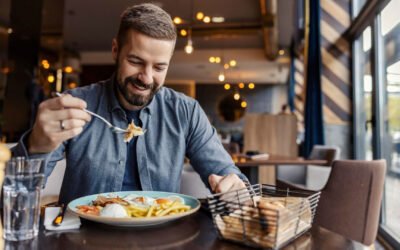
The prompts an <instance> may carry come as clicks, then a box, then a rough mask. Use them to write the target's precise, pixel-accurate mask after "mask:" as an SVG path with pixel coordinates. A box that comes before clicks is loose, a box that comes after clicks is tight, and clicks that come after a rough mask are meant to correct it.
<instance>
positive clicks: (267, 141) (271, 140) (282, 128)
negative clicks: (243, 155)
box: [244, 114, 298, 184]
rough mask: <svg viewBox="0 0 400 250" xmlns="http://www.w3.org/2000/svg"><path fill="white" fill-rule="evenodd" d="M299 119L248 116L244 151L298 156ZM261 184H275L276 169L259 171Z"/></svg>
mask: <svg viewBox="0 0 400 250" xmlns="http://www.w3.org/2000/svg"><path fill="white" fill-rule="evenodd" d="M296 138H297V119H296V116H294V115H267V114H247V115H246V116H245V124H244V151H248V150H257V151H259V152H262V153H269V154H275V155H284V156H297V154H298V149H297V144H296ZM259 182H260V183H268V184H274V183H275V169H274V168H271V167H264V168H260V169H259Z"/></svg>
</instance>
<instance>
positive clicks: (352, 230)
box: [279, 160, 386, 246]
mask: <svg viewBox="0 0 400 250" xmlns="http://www.w3.org/2000/svg"><path fill="white" fill-rule="evenodd" d="M385 173H386V161H385V160H375V161H360V160H338V161H334V162H333V165H332V172H331V174H330V176H329V179H328V182H327V184H326V185H325V187H324V188H323V189H322V190H321V198H320V200H319V203H318V207H317V211H316V215H315V220H314V225H318V226H321V227H324V228H326V229H328V230H331V231H333V232H335V233H338V234H341V235H343V236H344V237H346V238H348V239H351V240H354V241H358V242H360V243H362V244H364V245H367V246H369V245H371V244H372V243H373V242H374V241H375V239H376V236H377V232H378V225H379V212H380V208H381V200H382V194H383V186H384V180H385ZM279 187H281V188H287V187H289V188H293V186H291V185H290V184H289V185H288V184H287V183H279ZM294 188H295V189H298V188H297V187H294ZM303 190H304V189H303Z"/></svg>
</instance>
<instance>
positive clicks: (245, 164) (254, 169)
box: [232, 155, 328, 184]
mask: <svg viewBox="0 0 400 250" xmlns="http://www.w3.org/2000/svg"><path fill="white" fill-rule="evenodd" d="M232 158H233V160H234V161H235V165H236V166H238V167H239V168H240V170H241V171H242V172H243V173H244V174H246V176H247V178H248V179H249V181H250V183H251V184H256V183H258V168H259V167H273V168H276V167H277V166H280V165H290V166H293V165H296V166H305V165H318V166H324V165H327V164H328V161H327V160H312V159H305V158H303V157H293V156H282V155H269V157H268V158H264V159H255V160H253V159H250V158H249V157H245V156H242V155H233V156H232ZM275 174H276V169H275ZM275 179H276V178H275ZM270 184H274V183H270Z"/></svg>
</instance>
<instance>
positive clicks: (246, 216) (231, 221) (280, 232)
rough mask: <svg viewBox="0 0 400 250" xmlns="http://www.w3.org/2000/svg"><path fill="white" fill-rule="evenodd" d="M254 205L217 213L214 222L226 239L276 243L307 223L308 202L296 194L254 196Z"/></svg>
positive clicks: (262, 243) (261, 244) (309, 213)
mask: <svg viewBox="0 0 400 250" xmlns="http://www.w3.org/2000/svg"><path fill="white" fill-rule="evenodd" d="M253 199H254V201H255V204H256V205H255V206H253V205H251V206H250V205H249V206H246V205H244V206H242V207H241V208H240V209H234V210H233V211H230V212H229V213H227V214H221V215H217V216H216V218H215V223H216V225H217V227H218V229H219V231H220V233H221V234H222V236H223V237H224V238H226V239H231V240H234V241H240V242H241V241H243V239H244V238H243V236H244V234H245V235H246V240H247V241H250V242H253V243H255V244H257V245H259V246H262V247H267V248H268V247H272V248H274V247H276V246H277V245H279V244H281V243H283V242H285V241H286V240H288V239H290V238H292V237H294V236H295V235H297V234H298V233H300V232H302V231H304V230H306V229H307V228H309V227H310V226H311V218H312V214H311V208H310V203H309V201H308V200H307V199H305V198H300V197H260V196H257V197H254V198H253Z"/></svg>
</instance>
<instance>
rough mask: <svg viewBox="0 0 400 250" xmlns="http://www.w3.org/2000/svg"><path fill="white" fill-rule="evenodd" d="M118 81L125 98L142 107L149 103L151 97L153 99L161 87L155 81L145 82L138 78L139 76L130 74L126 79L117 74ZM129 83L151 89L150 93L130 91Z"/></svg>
mask: <svg viewBox="0 0 400 250" xmlns="http://www.w3.org/2000/svg"><path fill="white" fill-rule="evenodd" d="M117 81H118V84H117V86H118V89H119V92H120V93H121V94H122V96H123V97H124V99H125V100H126V101H127V102H128V103H129V104H131V105H133V106H138V107H142V106H145V105H147V104H148V103H149V102H150V101H151V99H153V97H154V95H155V94H156V93H157V92H158V90H159V89H160V88H159V87H158V86H159V85H158V84H157V83H155V82H153V83H151V84H144V83H143V82H142V81H141V80H139V79H138V78H137V76H128V77H126V78H125V79H122V78H120V77H119V76H117ZM129 84H134V85H136V86H137V87H139V88H140V89H146V90H147V89H150V93H149V94H148V95H139V94H134V93H130V92H129V89H128V85H129Z"/></svg>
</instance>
